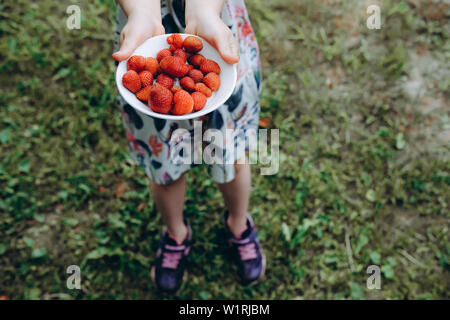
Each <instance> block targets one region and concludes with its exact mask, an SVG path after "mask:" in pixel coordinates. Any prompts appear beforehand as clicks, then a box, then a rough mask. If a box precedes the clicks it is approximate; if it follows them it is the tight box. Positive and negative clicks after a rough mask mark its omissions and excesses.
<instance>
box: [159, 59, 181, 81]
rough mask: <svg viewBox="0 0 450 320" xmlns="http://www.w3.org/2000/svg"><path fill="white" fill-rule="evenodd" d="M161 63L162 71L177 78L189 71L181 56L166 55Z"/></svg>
mask: <svg viewBox="0 0 450 320" xmlns="http://www.w3.org/2000/svg"><path fill="white" fill-rule="evenodd" d="M159 65H160V67H161V70H162V71H164V72H165V73H168V74H169V75H171V76H174V77H177V78H181V77H183V76H184V75H185V74H186V73H187V72H188V66H187V65H186V64H185V63H184V61H183V59H182V58H180V57H165V58H164V59H162V60H161V62H160V63H159Z"/></svg>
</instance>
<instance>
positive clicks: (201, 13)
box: [186, 0, 239, 64]
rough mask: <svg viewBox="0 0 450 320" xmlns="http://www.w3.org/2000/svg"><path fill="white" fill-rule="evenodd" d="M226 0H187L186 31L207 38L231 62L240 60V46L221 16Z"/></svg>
mask: <svg viewBox="0 0 450 320" xmlns="http://www.w3.org/2000/svg"><path fill="white" fill-rule="evenodd" d="M223 3H224V0H186V33H191V34H196V35H199V36H201V37H203V38H204V39H206V40H207V41H208V42H209V43H210V44H211V45H212V46H214V47H215V48H216V49H217V50H219V52H220V54H221V56H222V58H223V59H224V60H225V62H227V63H229V64H233V63H237V62H238V61H239V47H238V43H237V41H236V39H235V38H234V36H233V33H232V32H231V30H230V29H229V28H228V27H227V26H226V25H225V23H223V21H222V19H221V18H220V13H221V12H222V6H223Z"/></svg>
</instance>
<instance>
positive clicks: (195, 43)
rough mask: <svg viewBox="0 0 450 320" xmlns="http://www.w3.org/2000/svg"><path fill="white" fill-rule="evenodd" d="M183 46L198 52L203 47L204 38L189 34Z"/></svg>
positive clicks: (188, 50) (192, 51)
mask: <svg viewBox="0 0 450 320" xmlns="http://www.w3.org/2000/svg"><path fill="white" fill-rule="evenodd" d="M183 48H184V50H186V51H187V52H191V53H196V52H199V51H200V50H202V49H203V43H202V40H200V39H199V38H197V37H194V36H189V37H186V39H184V41H183Z"/></svg>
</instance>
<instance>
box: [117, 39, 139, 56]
mask: <svg viewBox="0 0 450 320" xmlns="http://www.w3.org/2000/svg"><path fill="white" fill-rule="evenodd" d="M138 46H139V43H138V39H137V38H135V37H132V36H131V37H127V36H125V39H124V41H123V43H122V44H121V45H120V49H119V51H117V52H115V53H113V55H112V57H113V58H114V60H117V61H119V62H120V61H123V60H126V59H128V57H130V56H131V54H132V53H133V51H134V50H135V49H136V48H137V47H138Z"/></svg>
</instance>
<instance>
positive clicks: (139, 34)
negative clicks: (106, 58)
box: [112, 0, 165, 61]
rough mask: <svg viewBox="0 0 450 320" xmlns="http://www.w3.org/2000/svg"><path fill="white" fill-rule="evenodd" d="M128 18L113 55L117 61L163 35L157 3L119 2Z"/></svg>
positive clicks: (129, 0) (126, 0) (128, 0)
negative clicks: (148, 40)
mask: <svg viewBox="0 0 450 320" xmlns="http://www.w3.org/2000/svg"><path fill="white" fill-rule="evenodd" d="M119 3H120V5H121V7H122V9H123V10H124V11H125V13H126V14H127V16H128V22H127V24H126V25H125V27H123V30H122V32H121V33H120V38H119V48H120V49H119V51H117V52H115V53H113V55H112V56H113V58H114V59H115V60H117V61H122V60H126V59H128V58H129V57H130V55H131V54H132V53H133V51H134V50H135V49H136V48H137V47H139V46H140V45H141V44H142V43H143V42H144V41H145V40H147V39H148V38H151V37H154V36H158V35H161V34H164V33H165V31H164V27H163V25H162V23H161V9H160V4H159V1H154V0H152V1H148V0H147V1H142V0H141V1H139V0H122V1H119Z"/></svg>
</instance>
